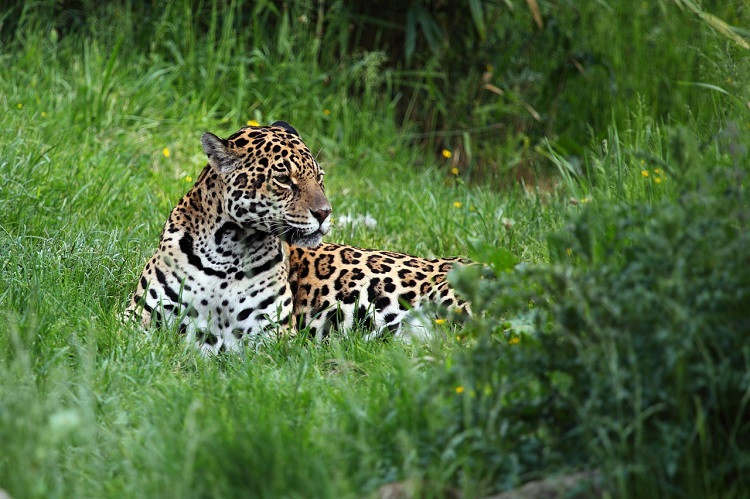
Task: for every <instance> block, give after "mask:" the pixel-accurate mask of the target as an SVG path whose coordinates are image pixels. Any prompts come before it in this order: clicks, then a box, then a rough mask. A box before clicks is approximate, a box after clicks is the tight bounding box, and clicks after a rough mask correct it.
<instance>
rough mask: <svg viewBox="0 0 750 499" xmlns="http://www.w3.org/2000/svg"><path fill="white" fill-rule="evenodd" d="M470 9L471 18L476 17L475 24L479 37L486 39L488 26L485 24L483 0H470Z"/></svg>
mask: <svg viewBox="0 0 750 499" xmlns="http://www.w3.org/2000/svg"><path fill="white" fill-rule="evenodd" d="M469 10H471V18H472V19H474V26H476V28H477V33H479V38H481V39H482V41H484V40H485V39H486V38H487V26H486V25H485V24H484V12H483V11H482V2H481V0H469Z"/></svg>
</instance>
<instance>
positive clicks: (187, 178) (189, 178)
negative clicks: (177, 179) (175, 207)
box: [185, 175, 193, 182]
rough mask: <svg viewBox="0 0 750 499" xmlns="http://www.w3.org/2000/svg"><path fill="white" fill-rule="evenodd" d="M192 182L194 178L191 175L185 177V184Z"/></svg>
mask: <svg viewBox="0 0 750 499" xmlns="http://www.w3.org/2000/svg"><path fill="white" fill-rule="evenodd" d="M192 181H193V177H191V176H190V175H188V176H187V177H185V182H192Z"/></svg>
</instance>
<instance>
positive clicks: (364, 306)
mask: <svg viewBox="0 0 750 499" xmlns="http://www.w3.org/2000/svg"><path fill="white" fill-rule="evenodd" d="M201 144H202V146H203V150H204V152H205V154H206V156H207V157H208V164H207V165H206V166H205V167H204V168H203V171H202V172H201V174H200V175H199V177H198V178H197V180H196V182H195V185H194V186H193V187H192V188H191V189H190V190H189V191H188V193H187V194H185V196H183V197H182V199H181V200H180V201H179V202H178V203H177V205H176V206H175V208H174V209H173V210H172V211H171V213H170V215H169V218H168V219H167V222H166V224H165V225H164V228H163V230H162V233H161V238H160V242H159V247H158V249H157V250H156V251H155V252H154V254H153V256H152V257H151V258H150V259H149V260H148V261H147V263H146V265H145V267H144V269H143V272H142V273H141V276H140V279H139V280H138V283H137V286H136V289H135V291H134V292H133V294H132V296H131V298H130V302H129V305H128V307H127V309H126V311H125V312H126V315H127V316H131V317H134V318H135V319H136V320H138V321H139V322H140V324H141V325H142V326H143V327H144V328H147V329H148V328H150V327H154V326H155V327H164V326H174V327H176V329H177V330H178V331H180V332H181V333H182V334H184V335H185V336H186V337H187V338H188V340H189V341H191V342H194V343H195V345H196V347H197V348H199V349H200V350H201V351H203V352H204V353H218V352H222V351H237V350H241V349H243V348H245V347H246V346H247V345H248V344H254V345H258V344H260V343H262V341H263V340H264V339H267V338H275V337H278V336H283V335H290V334H296V333H297V332H298V331H307V334H309V335H310V336H311V337H313V338H326V337H328V336H329V335H332V334H348V332H350V331H352V330H359V331H365V332H366V333H365V334H367V335H368V336H372V337H376V336H380V335H389V334H393V335H397V336H398V335H402V336H404V335H407V334H409V333H408V331H407V329H409V328H408V327H407V326H408V325H409V324H416V323H419V320H416V321H415V320H414V318H415V317H417V319H419V317H423V315H424V314H427V313H428V312H429V313H431V314H445V315H448V314H450V315H452V316H460V315H463V314H468V313H470V310H469V305H468V303H466V302H465V301H464V300H463V299H461V298H460V297H459V296H457V295H456V293H455V291H454V289H453V288H452V287H451V286H450V284H449V282H448V280H447V279H446V277H447V274H448V272H449V271H450V270H451V268H453V266H454V265H456V264H457V263H469V262H468V261H466V260H462V259H457V258H445V259H432V260H428V259H424V258H418V257H415V256H411V255H407V254H404V253H397V252H391V251H378V250H368V249H362V248H357V247H354V246H347V245H343V244H334V243H328V242H326V243H323V242H322V238H323V236H324V235H326V234H328V233H329V231H330V230H331V222H332V215H331V213H332V208H331V203H330V202H329V200H328V198H327V197H326V194H325V187H324V181H323V178H324V172H323V169H322V168H321V166H320V164H318V162H317V160H316V159H315V157H314V156H313V155H312V154H311V152H310V150H309V149H308V147H307V146H306V145H305V144H304V142H303V141H302V139H301V138H300V136H299V133H298V132H297V131H296V130H295V129H294V128H293V127H292V126H291V125H289V124H288V123H286V122H283V121H277V122H275V123H273V124H272V125H270V126H248V127H243V128H241V129H240V130H239V131H237V132H236V133H234V134H233V135H231V136H230V137H229V138H227V139H222V138H219V137H218V136H216V135H214V134H212V133H209V132H206V133H204V134H203V135H202V137H201ZM417 312H418V314H417ZM435 316H437V315H435Z"/></svg>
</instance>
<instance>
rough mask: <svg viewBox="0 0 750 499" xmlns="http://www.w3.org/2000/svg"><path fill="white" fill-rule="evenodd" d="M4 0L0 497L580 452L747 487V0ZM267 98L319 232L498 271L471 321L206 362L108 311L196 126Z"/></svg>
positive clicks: (190, 156)
mask: <svg viewBox="0 0 750 499" xmlns="http://www.w3.org/2000/svg"><path fill="white" fill-rule="evenodd" d="M0 6H2V9H1V10H0V63H2V65H3V67H5V68H9V70H8V71H2V72H0V89H1V91H0V107H1V108H2V113H0V128H1V129H2V132H3V133H2V134H1V135H0V263H2V268H3V272H2V282H1V283H0V386H2V388H0V448H2V449H3V452H1V453H0V487H2V488H4V489H6V490H8V491H9V492H10V493H11V495H12V496H13V497H70V496H84V497H90V496H96V497H104V496H118V497H122V496H133V497H144V496H159V497H163V496H164V495H173V496H180V497H190V496H195V497H199V496H207V495H211V496H248V495H250V496H262V497H278V496H288V497H309V496H315V497H342V496H343V497H354V496H356V497H361V496H363V495H368V494H371V493H373V492H375V491H377V490H378V489H379V488H380V487H381V486H383V485H384V484H388V483H392V482H401V481H403V480H409V482H408V483H410V484H411V487H412V488H415V489H416V492H415V494H416V495H420V494H421V495H425V496H441V495H444V494H448V493H458V492H460V493H463V494H464V495H465V496H467V497H481V496H483V495H488V494H491V493H495V492H499V491H502V490H506V489H509V488H513V487H516V486H518V485H519V484H522V483H524V482H527V481H530V480H537V479H540V478H547V477H553V476H558V475H569V474H570V473H573V472H575V471H579V470H593V469H597V470H599V471H600V473H601V475H602V476H603V478H602V480H601V483H600V484H598V485H597V486H601V485H602V484H606V487H607V490H608V491H609V492H611V493H613V494H615V495H622V496H638V497H643V496H665V495H699V496H730V497H733V496H734V497H744V496H747V495H748V489H749V488H750V484H748V481H747V476H750V475H749V474H748V466H750V456H749V455H748V451H747V445H746V442H748V441H750V435H748V423H747V421H748V420H750V418H748V399H749V398H750V395H749V394H750V374H749V372H750V369H748V364H749V362H748V361H749V360H750V352H748V347H747V346H746V341H745V338H747V326H746V324H745V322H746V321H744V315H743V314H744V313H745V311H746V310H747V309H748V296H749V292H750V289H749V288H750V284H749V282H748V273H747V271H746V269H747V268H749V267H748V263H750V262H748V259H749V258H750V256H749V255H748V250H747V248H748V244H747V243H748V241H747V237H748V235H747V224H748V215H749V214H748V203H747V194H746V185H745V184H746V175H747V172H748V152H747V151H748V145H749V144H750V138H749V137H748V127H749V126H750V125H748V123H750V118H749V117H748V104H747V103H748V101H750V85H749V83H748V79H747V75H748V74H750V68H748V57H747V55H748V48H747V46H746V45H747V42H746V39H747V38H748V33H747V31H746V30H744V29H741V28H738V27H737V26H747V25H748V20H749V19H748V11H747V8H746V7H745V6H744V4H741V3H736V2H718V1H717V2H708V1H706V2H703V3H702V4H698V3H696V2H693V1H691V0H672V1H667V0H657V1H653V2H640V1H623V2H614V1H612V2H608V1H596V2H572V1H566V0H559V1H533V0H527V1H525V2H520V1H518V2H516V1H511V0H505V1H499V0H497V1H480V0H467V1H465V2H464V1H460V2H453V1H450V2H449V1H439V0H432V1H429V0H413V1H410V2H388V1H376V2H369V3H366V2H344V1H315V2H313V1H302V0H299V1H288V2H281V1H257V2H241V1H236V2H219V1H213V2H210V1H204V2H198V1H192V0H175V1H154V2H83V1H65V0H62V1H40V2H25V3H22V4H21V3H16V2H4V3H0ZM278 119H284V120H286V121H289V122H291V123H292V124H293V125H294V126H295V127H296V128H297V129H298V130H300V132H301V133H302V136H303V137H304V139H305V141H306V143H307V144H308V145H309V146H310V148H311V149H312V150H313V151H314V152H316V154H317V155H318V159H319V160H320V161H321V162H322V163H323V165H324V167H325V168H326V171H327V173H328V176H327V186H328V191H329V195H330V197H331V200H332V203H333V206H334V210H335V216H336V218H337V220H338V222H337V223H336V230H335V232H334V233H333V234H332V235H331V237H330V239H331V240H334V241H337V242H343V243H348V244H355V245H359V246H366V247H377V248H382V249H392V250H398V251H407V252H412V253H415V254H420V255H423V256H431V255H449V254H463V255H470V256H472V257H473V258H475V259H478V260H480V261H484V262H487V263H489V264H490V267H489V268H486V269H485V270H484V271H483V273H482V275H479V274H475V273H472V272H473V271H472V270H466V271H464V272H460V273H457V274H456V275H455V276H454V279H455V283H456V286H457V287H459V288H460V289H461V290H462V291H463V292H464V293H466V294H467V295H468V296H469V297H471V298H472V303H473V305H474V307H475V309H476V310H477V311H478V312H479V313H478V316H477V319H476V320H475V321H473V322H471V323H469V324H467V325H466V326H465V327H463V328H460V329H456V328H453V327H442V326H441V327H438V330H439V331H438V332H439V333H444V334H437V335H436V336H437V337H436V338H435V340H434V341H433V342H429V343H428V344H424V345H404V344H402V343H400V342H390V343H385V344H380V343H365V342H362V341H361V340H359V339H358V338H357V337H356V336H354V337H350V338H341V339H335V340H332V341H331V342H330V343H327V344H322V345H314V344H310V343H305V342H303V341H289V342H281V343H278V344H273V345H266V346H264V347H263V348H261V349H259V350H258V351H253V352H247V353H246V354H245V355H243V356H227V357H224V358H221V359H203V358H200V357H199V356H197V355H196V353H195V352H194V351H193V350H192V349H191V348H189V347H188V346H186V345H184V344H182V343H181V342H180V341H179V339H178V338H177V335H175V334H173V332H170V331H164V332H159V333H155V334H152V335H144V334H143V333H141V332H139V331H137V330H136V329H134V328H132V327H129V326H127V325H122V324H120V323H119V321H118V319H117V315H118V313H119V312H120V311H121V310H122V309H123V307H124V304H125V302H126V300H127V296H128V294H129V293H130V292H131V291H132V287H133V285H134V283H135V279H136V277H137V275H138V274H139V272H140V270H141V266H142V265H143V262H144V261H145V259H146V258H147V257H148V256H149V255H150V254H151V252H152V251H153V248H154V245H155V243H156V241H157V239H158V235H159V231H160V230H161V228H162V224H163V222H164V220H165V219H166V216H167V213H168V212H169V210H170V209H171V207H172V206H173V205H174V204H175V203H176V201H177V200H178V199H179V197H180V196H181V195H182V194H183V193H184V192H185V191H186V190H187V189H188V188H189V186H190V185H191V183H192V182H193V179H195V178H196V177H197V175H198V173H199V172H200V170H201V168H202V167H203V165H204V164H205V158H204V157H203V154H202V152H201V150H200V146H199V145H198V140H197V138H198V137H199V136H200V133H201V132H203V131H204V130H210V131H213V132H215V133H217V134H219V135H221V136H227V135H229V134H231V133H232V132H234V131H235V130H236V129H237V128H239V127H240V126H243V125H245V124H247V123H248V122H252V121H256V122H258V123H269V122H272V121H275V120H278ZM368 217H369V218H368ZM364 220H371V222H369V223H364ZM372 221H374V223H372ZM519 262H520V263H519ZM581 487H585V485H581ZM165 491H166V492H165Z"/></svg>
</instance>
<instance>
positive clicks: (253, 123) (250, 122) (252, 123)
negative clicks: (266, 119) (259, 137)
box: [247, 120, 260, 126]
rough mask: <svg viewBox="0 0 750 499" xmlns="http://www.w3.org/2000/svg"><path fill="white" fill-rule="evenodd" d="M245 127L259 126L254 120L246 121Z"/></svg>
mask: <svg viewBox="0 0 750 499" xmlns="http://www.w3.org/2000/svg"><path fill="white" fill-rule="evenodd" d="M247 126H260V123H258V122H257V121H255V120H247Z"/></svg>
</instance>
